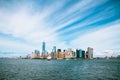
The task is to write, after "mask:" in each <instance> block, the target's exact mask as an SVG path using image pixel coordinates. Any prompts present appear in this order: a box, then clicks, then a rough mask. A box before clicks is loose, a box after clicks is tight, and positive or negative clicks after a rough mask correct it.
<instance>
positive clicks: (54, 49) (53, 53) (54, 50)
mask: <svg viewBox="0 0 120 80" xmlns="http://www.w3.org/2000/svg"><path fill="white" fill-rule="evenodd" d="M55 57H56V46H53V49H52V58H55Z"/></svg>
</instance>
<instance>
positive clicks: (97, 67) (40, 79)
mask: <svg viewBox="0 0 120 80" xmlns="http://www.w3.org/2000/svg"><path fill="white" fill-rule="evenodd" d="M0 80H120V59H108V60H51V61H47V60H39V59H0Z"/></svg>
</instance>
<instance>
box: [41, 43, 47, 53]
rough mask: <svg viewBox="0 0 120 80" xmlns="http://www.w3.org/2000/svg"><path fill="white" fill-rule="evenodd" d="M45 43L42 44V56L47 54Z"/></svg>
mask: <svg viewBox="0 0 120 80" xmlns="http://www.w3.org/2000/svg"><path fill="white" fill-rule="evenodd" d="M45 51H46V50H45V42H42V54H45Z"/></svg>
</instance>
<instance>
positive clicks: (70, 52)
mask: <svg viewBox="0 0 120 80" xmlns="http://www.w3.org/2000/svg"><path fill="white" fill-rule="evenodd" d="M65 58H66V59H71V58H74V53H73V51H72V49H71V48H69V49H68V50H67V51H66V52H65Z"/></svg>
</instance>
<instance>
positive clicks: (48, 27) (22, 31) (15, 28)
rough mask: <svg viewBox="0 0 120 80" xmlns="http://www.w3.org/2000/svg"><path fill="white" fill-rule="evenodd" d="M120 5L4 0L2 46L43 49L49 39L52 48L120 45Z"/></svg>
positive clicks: (0, 16)
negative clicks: (42, 43) (42, 44)
mask: <svg viewBox="0 0 120 80" xmlns="http://www.w3.org/2000/svg"><path fill="white" fill-rule="evenodd" d="M119 5H120V1H118V0H116V1H112V0H111V1H110V0H100V1H93V0H87V1H84V0H74V1H73V0H70V1H66V0H61V1H59V0H56V1H49V0H46V1H44V0H36V1H34V0H30V1H25V0H21V1H17V0H10V1H7V0H1V1H0V35H1V36H0V38H1V39H0V44H1V46H0V48H1V50H8V51H11V49H14V48H13V47H15V49H16V51H17V50H18V51H19V50H23V51H24V50H30V49H31V50H33V49H35V48H37V49H39V50H41V42H42V41H45V42H46V43H47V49H48V50H51V48H52V46H54V45H56V46H57V47H58V48H63V49H64V48H68V47H71V48H83V49H85V48H87V47H88V46H92V47H94V48H95V49H96V50H97V51H101V50H106V49H118V48H120V46H119V45H118V42H119V41H120V39H119V38H118V34H120V31H119V29H118V28H119V20H120V15H119V14H120V11H119ZM116 21H118V22H116ZM114 22H116V23H114ZM110 25H111V26H110ZM101 33H104V34H103V35H101ZM6 37H8V38H6ZM16 39H17V40H19V41H16ZM102 43H103V44H104V45H102ZM12 44H13V45H12ZM3 46H4V47H3ZM22 46H24V47H22ZM9 47H11V49H9ZM3 48H4V49H3Z"/></svg>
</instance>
